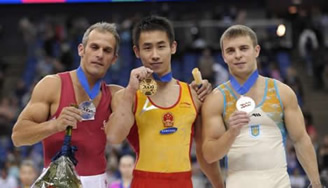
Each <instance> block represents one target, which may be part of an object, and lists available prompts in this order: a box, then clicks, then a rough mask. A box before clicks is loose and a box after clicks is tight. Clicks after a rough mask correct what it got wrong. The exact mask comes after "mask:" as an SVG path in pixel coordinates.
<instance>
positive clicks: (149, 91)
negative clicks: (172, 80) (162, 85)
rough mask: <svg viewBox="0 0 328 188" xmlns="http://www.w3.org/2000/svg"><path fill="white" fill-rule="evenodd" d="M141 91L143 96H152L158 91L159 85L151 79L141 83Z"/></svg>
mask: <svg viewBox="0 0 328 188" xmlns="http://www.w3.org/2000/svg"><path fill="white" fill-rule="evenodd" d="M139 89H140V91H141V92H142V93H143V94H145V95H147V96H151V95H154V94H155V93H156V91H157V83H156V81H155V80H153V79H151V78H146V79H144V80H142V81H141V82H140V84H139Z"/></svg>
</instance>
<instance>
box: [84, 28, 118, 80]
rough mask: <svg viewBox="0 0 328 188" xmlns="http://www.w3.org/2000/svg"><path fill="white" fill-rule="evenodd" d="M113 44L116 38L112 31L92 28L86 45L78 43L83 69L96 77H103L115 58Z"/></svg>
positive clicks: (114, 44)
mask: <svg viewBox="0 0 328 188" xmlns="http://www.w3.org/2000/svg"><path fill="white" fill-rule="evenodd" d="M115 46H116V40H115V37H114V35H113V34H112V33H110V32H100V31H97V30H92V31H91V32H90V35H89V39H88V41H87V44H86V46H83V45H82V44H80V45H79V55H80V57H81V66H82V67H83V68H84V69H83V70H84V71H85V72H87V73H88V74H90V75H93V76H95V77H97V78H102V77H104V76H105V74H106V72H107V70H108V69H109V67H110V66H111V65H112V64H114V63H115V61H116V59H117V54H116V53H115Z"/></svg>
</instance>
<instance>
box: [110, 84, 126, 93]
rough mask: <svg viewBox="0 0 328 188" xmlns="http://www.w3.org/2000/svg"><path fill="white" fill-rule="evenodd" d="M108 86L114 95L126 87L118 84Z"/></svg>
mask: <svg viewBox="0 0 328 188" xmlns="http://www.w3.org/2000/svg"><path fill="white" fill-rule="evenodd" d="M107 87H108V88H109V90H110V92H111V94H112V96H114V95H115V93H116V92H118V91H120V90H122V89H124V87H122V86H120V85H116V84H108V85H107Z"/></svg>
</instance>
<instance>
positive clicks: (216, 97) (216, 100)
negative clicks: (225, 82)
mask: <svg viewBox="0 0 328 188" xmlns="http://www.w3.org/2000/svg"><path fill="white" fill-rule="evenodd" d="M223 104H224V97H223V94H222V92H221V91H220V90H219V89H218V88H215V89H214V90H213V91H212V92H211V93H210V94H209V95H208V96H207V97H206V98H205V101H204V104H203V108H205V109H210V110H213V111H216V112H220V113H221V112H222V111H223Z"/></svg>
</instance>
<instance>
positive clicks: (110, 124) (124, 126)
mask: <svg viewBox="0 0 328 188" xmlns="http://www.w3.org/2000/svg"><path fill="white" fill-rule="evenodd" d="M152 72H153V71H152V70H150V69H148V68H146V67H143V66H142V67H139V68H136V69H133V70H132V71H131V74H130V81H129V84H128V86H127V87H126V88H125V89H122V90H120V91H118V92H117V93H116V94H115V95H114V96H113V99H112V104H111V109H112V114H111V115H110V117H109V119H108V121H107V123H106V125H105V133H106V135H107V140H108V141H109V142H110V143H112V144H119V143H121V142H123V141H124V139H125V138H126V137H127V136H128V134H129V132H130V129H131V128H132V126H133V124H134V121H135V119H134V113H133V105H134V99H135V94H136V92H137V90H138V88H139V82H140V81H141V80H143V79H145V78H147V77H148V76H149V75H151V73H152Z"/></svg>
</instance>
